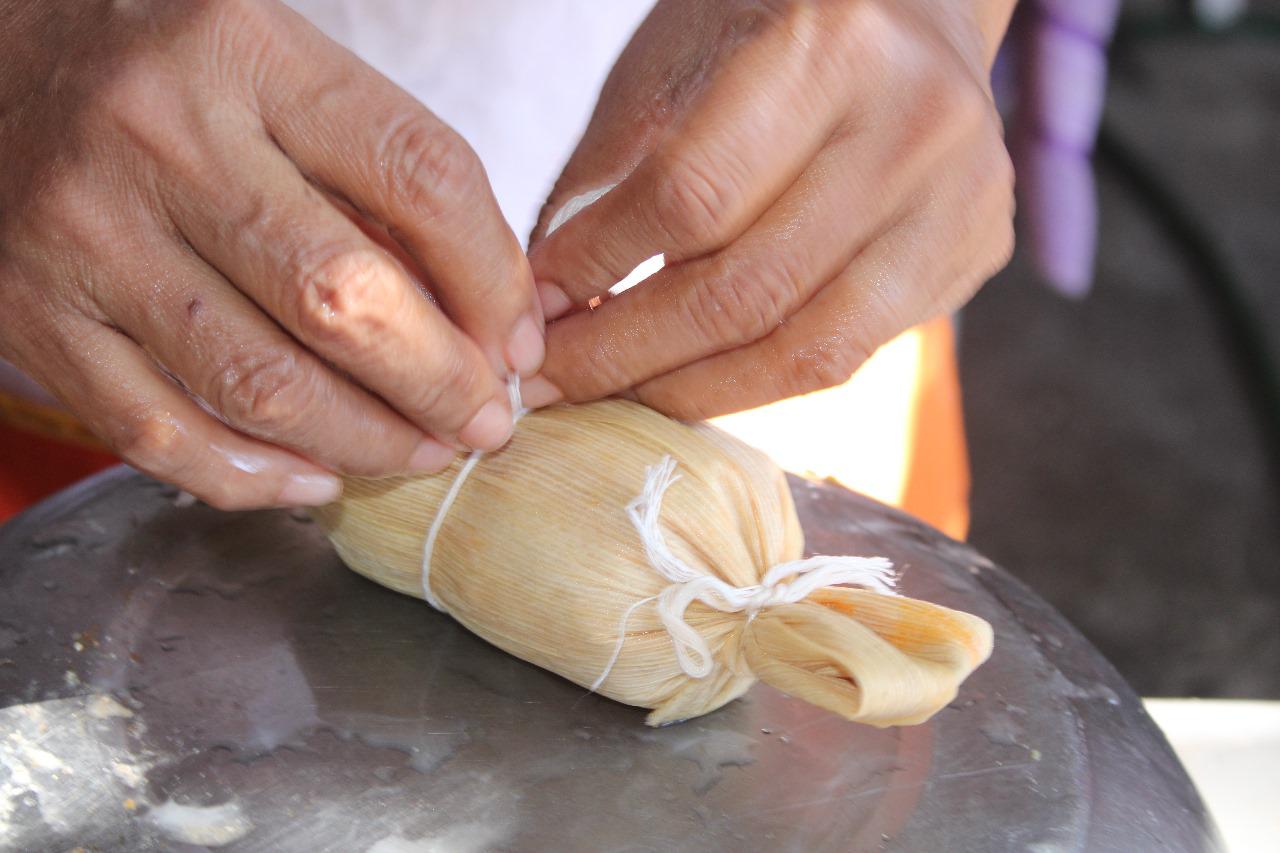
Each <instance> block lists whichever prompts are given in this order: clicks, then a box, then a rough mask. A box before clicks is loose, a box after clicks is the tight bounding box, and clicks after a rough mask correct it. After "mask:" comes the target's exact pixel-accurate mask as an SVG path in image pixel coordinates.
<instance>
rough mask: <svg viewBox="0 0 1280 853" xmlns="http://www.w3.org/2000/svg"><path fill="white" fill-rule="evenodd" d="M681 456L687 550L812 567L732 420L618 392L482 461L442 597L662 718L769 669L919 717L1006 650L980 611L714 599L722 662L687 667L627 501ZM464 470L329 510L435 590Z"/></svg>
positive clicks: (326, 518) (380, 575)
mask: <svg viewBox="0 0 1280 853" xmlns="http://www.w3.org/2000/svg"><path fill="white" fill-rule="evenodd" d="M667 456H670V457H671V458H672V459H674V460H675V462H676V465H677V466H678V471H679V479H677V480H675V481H674V482H672V484H671V485H670V487H669V489H668V490H667V491H666V494H665V496H664V497H663V502H662V505H661V512H660V521H661V527H662V534H663V536H664V538H665V542H666V544H667V546H668V547H669V548H670V551H671V553H672V554H673V555H674V556H675V557H676V558H678V559H679V560H681V561H683V563H685V564H687V565H688V566H689V567H692V568H694V569H696V570H697V571H699V572H702V573H705V574H708V575H712V576H715V577H718V578H720V579H722V580H724V581H726V582H727V583H729V584H731V585H733V586H735V587H748V586H752V585H758V584H760V582H761V579H762V577H763V576H764V575H765V573H766V572H767V571H768V570H769V569H771V568H772V567H774V566H777V565H779V564H781V563H787V562H790V561H793V560H797V559H799V558H800V556H801V554H802V552H803V550H804V536H803V533H802V532H801V530H800V522H799V520H798V519H797V517H796V512H795V507H794V505H793V504H792V501H791V494H790V491H789V490H788V488H787V483H786V478H785V476H784V475H783V473H782V472H781V471H780V470H779V469H778V468H777V466H775V465H774V464H773V463H772V462H771V461H769V459H768V458H767V457H765V456H764V455H763V454H761V453H759V452H757V451H755V450H753V449H751V448H749V447H747V446H746V445H744V444H742V443H740V442H738V441H737V440H736V439H733V438H731V437H730V436H728V435H726V434H724V433H722V432H720V431H718V430H716V429H715V428H713V427H710V426H707V425H693V426H690V425H688V424H683V423H679V422H676V421H673V420H670V419H669V418H666V417H665V416H663V415H661V414H658V413H657V412H654V411H652V410H651V409H648V408H646V407H644V406H641V405H638V404H635V403H630V402H626V401H618V400H610V401H603V402H597V403H590V404H585V405H578V406H558V407H554V408H550V409H545V410H542V411H538V412H535V413H533V414H530V415H528V416H526V417H525V418H523V419H522V420H521V421H520V422H519V424H518V425H517V428H516V431H515V435H514V437H513V438H512V440H511V442H510V443H509V444H508V445H507V446H506V447H505V448H503V449H502V450H501V451H498V452H495V453H490V454H485V455H484V456H482V457H481V458H480V461H479V462H478V464H476V466H475V468H474V470H472V471H471V473H470V475H469V476H468V478H467V479H466V480H465V481H464V483H463V485H462V487H461V488H460V489H459V490H458V492H457V496H456V500H455V501H454V503H453V504H452V506H451V507H449V509H448V511H447V513H446V514H445V516H444V518H443V521H442V523H441V525H440V529H439V534H438V536H437V539H436V541H435V543H434V546H433V548H432V556H431V564H430V565H431V567H430V577H429V581H430V589H431V591H432V593H433V594H434V596H435V598H436V599H437V600H438V601H439V602H440V603H441V604H442V605H443V606H444V608H445V609H447V611H448V612H449V613H450V615H452V616H453V617H454V618H455V619H457V620H458V621H459V622H461V623H462V624H463V625H465V626H466V627H467V628H468V629H469V630H471V631H473V632H475V633H476V634H479V635H480V636H481V637H483V638H484V639H485V640H487V641H489V642H490V643H493V644H494V645H496V646H498V647H499V648H501V649H503V650H505V651H507V652H509V653H511V654H513V655H516V656H517V657H520V658H523V659H524V660H527V661H530V662H531V663H534V664H537V665H538V666H541V667H543V668H545V669H549V670H551V671H552V672H555V673H558V674H560V675H562V676H564V677H565V678H568V679H569V680H571V681H573V682H575V683H577V684H580V685H582V686H583V687H588V688H589V687H590V686H591V685H593V684H594V683H595V682H596V681H597V679H599V678H600V676H601V675H602V674H605V673H606V672H607V676H606V677H605V678H604V680H603V682H602V683H601V684H600V685H599V687H598V692H599V693H601V694H603V695H605V696H608V697H610V698H612V699H615V700H617V701H619V702H624V703H626V704H628V705H636V706H639V707H643V708H649V709H652V712H651V713H650V714H649V717H648V720H647V721H648V723H649V724H650V725H661V724H664V723H669V722H673V721H676V720H683V719H687V718H690V717H696V716H698V715H701V714H705V713H708V712H710V711H713V710H715V709H716V708H718V707H720V706H721V705H724V704H725V703H727V702H729V701H731V700H733V699H734V698H736V697H738V696H740V695H741V694H742V693H743V692H744V691H745V690H746V689H747V688H748V687H750V686H751V685H752V684H753V683H754V682H755V681H756V679H760V680H762V681H764V682H766V683H768V684H771V685H773V686H774V687H777V688H778V689H780V690H782V691H784V692H786V693H789V694H791V695H792V696H796V697H799V698H801V699H804V700H806V701H808V702H811V703H813V704H815V705H818V706H820V707H822V708H826V709H828V710H830V711H833V712H834V713H836V714H839V715H841V716H843V717H845V718H846V719H849V720H854V721H857V722H863V723H870V724H872V725H876V726H889V725H906V724H913V723H919V722H923V721H924V720H926V719H928V718H929V717H930V716H931V715H932V714H934V713H935V712H937V711H938V710H939V709H941V708H942V707H943V706H945V705H946V704H947V703H948V702H950V701H951V699H952V698H954V696H955V693H956V690H957V688H958V687H959V685H960V683H961V682H962V681H963V680H964V679H965V678H966V677H967V676H968V674H969V673H970V672H972V671H973V670H974V669H975V668H976V667H977V666H979V665H980V664H981V663H982V662H983V661H984V660H986V658H987V656H988V655H989V654H990V652H991V642H992V636H991V628H990V626H989V625H988V624H987V623H986V622H984V621H983V620H981V619H979V618H977V617H976V616H971V615H969V614H967V613H961V612H958V611H955V610H950V609H948V608H945V607H940V606H938V605H934V604H929V603H927V602H923V601H917V600H913V599H909V598H904V597H900V596H894V595H886V594H884V593H882V592H876V591H871V590H868V589H860V588H855V587H847V586H830V587H823V588H820V589H817V590H816V591H814V592H812V593H811V594H809V595H808V597H806V598H805V599H803V600H801V601H797V602H794V603H782V604H778V605H776V606H769V607H764V608H762V609H759V610H756V611H755V612H754V613H747V612H722V611H721V610H718V609H715V608H713V607H711V606H708V605H707V604H705V603H703V602H702V601H696V600H695V601H694V602H693V603H692V604H691V605H689V607H688V610H687V611H686V612H685V615H684V618H685V621H686V622H687V623H688V624H689V626H690V627H692V628H693V629H694V630H696V631H697V632H698V634H699V635H701V637H702V638H703V640H704V641H705V642H706V644H707V646H708V647H709V648H710V650H711V654H712V657H713V659H714V666H712V668H711V672H710V673H709V674H708V675H706V676H705V677H701V678H693V677H691V676H690V675H688V674H686V672H685V670H684V669H682V668H681V665H680V662H679V661H678V659H677V656H676V653H675V647H674V645H673V640H672V636H671V634H670V633H668V631H667V630H666V628H665V627H664V625H663V623H662V622H661V621H660V619H659V615H658V613H657V609H656V606H655V604H654V603H646V604H642V605H639V606H635V607H634V608H633V605H636V603H637V602H639V601H641V600H643V599H646V598H650V597H652V596H657V595H658V594H659V593H661V592H662V591H663V590H664V589H666V588H668V587H670V586H671V581H670V580H668V579H667V578H666V577H663V576H662V575H661V574H659V572H658V571H656V570H655V568H654V566H653V564H652V563H651V562H650V559H649V556H648V555H647V553H646V550H645V546H644V543H643V542H642V541H641V537H640V535H639V534H638V533H637V529H636V527H635V526H634V525H633V523H632V520H631V518H629V516H628V514H627V511H626V507H627V505H628V504H629V503H630V502H631V501H632V500H633V499H634V498H636V496H637V495H638V494H639V493H640V491H641V490H642V488H643V487H644V484H645V482H646V476H647V472H648V469H649V468H650V466H653V465H654V464H655V463H656V462H658V461H659V460H661V459H663V458H664V457H667ZM462 464H463V462H462V460H459V461H457V462H455V463H454V465H453V466H452V467H451V468H450V469H449V470H447V471H445V472H443V473H441V474H438V475H434V476H420V477H400V478H392V479H383V480H370V479H360V478H349V479H348V480H347V481H346V489H345V492H344V494H343V497H342V499H341V500H339V501H338V502H337V503H334V504H331V505H329V506H327V507H323V508H320V509H319V510H317V511H316V513H315V514H316V517H317V519H318V521H319V522H320V524H321V525H322V526H323V527H324V529H325V530H326V531H327V532H328V534H329V536H330V538H331V539H332V540H333V543H334V545H335V546H336V547H337V550H338V553H339V555H340V556H341V557H342V559H343V561H344V562H346V564H347V565H348V566H350V567H351V568H352V569H354V570H355V571H357V572H359V573H361V574H363V575H365V576H367V577H369V578H371V579H373V580H375V581H377V582H378V583H381V584H384V585H385V586H388V587H390V588H392V589H395V590H398V591H400V592H403V593H406V594H408V595H413V596H417V597H419V598H422V597H424V593H423V582H422V560H423V545H424V540H425V539H426V536H427V531H428V529H429V528H430V527H431V525H432V522H433V521H434V520H435V518H436V515H437V510H438V508H439V507H440V504H441V501H442V500H443V498H444V496H445V494H446V493H447V492H448V490H449V489H450V487H451V486H452V485H453V483H454V480H455V478H456V477H457V474H458V472H459V469H460V467H461V466H462ZM628 611H630V613H629V615H628V616H627V619H626V623H625V632H624V636H622V640H623V641H622V644H621V648H620V651H617V657H616V660H615V661H614V662H613V664H612V666H610V660H611V659H612V658H613V656H614V654H615V650H616V649H617V647H618V643H619V639H620V627H621V625H622V621H623V616H624V614H626V613H628Z"/></svg>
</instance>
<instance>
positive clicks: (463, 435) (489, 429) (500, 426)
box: [458, 400, 512, 450]
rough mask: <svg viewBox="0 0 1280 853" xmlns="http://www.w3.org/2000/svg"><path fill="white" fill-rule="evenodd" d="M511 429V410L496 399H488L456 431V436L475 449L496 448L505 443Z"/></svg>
mask: <svg viewBox="0 0 1280 853" xmlns="http://www.w3.org/2000/svg"><path fill="white" fill-rule="evenodd" d="M511 429H512V423H511V412H510V411H508V410H507V407H506V406H504V405H502V404H501V403H499V402H498V401H497V400H490V401H489V402H487V403H485V404H484V406H482V407H481V409H480V411H478V412H476V416H475V417H474V418H472V419H471V421H470V423H468V424H467V425H466V426H464V427H463V428H462V429H461V430H460V431H459V432H458V438H460V439H461V440H462V441H463V442H465V443H466V445H467V446H468V447H474V448H475V449H476V450H497V449H498V448H499V447H501V446H502V445H504V444H506V443H507V439H508V438H510V437H511Z"/></svg>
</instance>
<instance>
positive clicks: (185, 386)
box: [0, 0, 543, 508]
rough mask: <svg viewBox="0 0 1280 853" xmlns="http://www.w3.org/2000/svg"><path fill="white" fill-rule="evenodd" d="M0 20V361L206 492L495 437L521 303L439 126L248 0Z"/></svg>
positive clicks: (417, 466) (417, 465)
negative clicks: (0, 154)
mask: <svg viewBox="0 0 1280 853" xmlns="http://www.w3.org/2000/svg"><path fill="white" fill-rule="evenodd" d="M0 21H3V22H4V26H3V29H2V30H0V150H2V151H4V157H5V168H4V169H2V170H0V356H3V357H5V358H7V359H9V360H10V361H12V362H14V363H15V364H16V365H17V366H18V367H20V368H22V369H23V370H25V371H27V372H28V373H29V374H31V375H32V376H33V377H34V378H36V379H37V380H38V381H39V382H41V383H42V384H43V385H44V386H45V387H46V388H48V389H50V390H51V391H52V392H53V393H55V394H56V395H57V396H58V397H59V398H61V400H62V401H63V402H64V403H65V404H66V405H67V406H68V407H69V408H70V409H71V410H72V411H73V412H74V413H76V414H77V415H78V416H79V417H80V418H81V419H82V420H83V421H84V422H85V423H86V424H87V425H88V426H89V427H90V428H91V429H93V430H94V431H95V432H97V433H98V434H99V435H100V436H102V437H103V438H104V439H105V440H106V441H107V442H108V443H109V445H110V446H111V447H112V448H113V449H115V450H116V451H117V452H118V453H120V455H122V456H123V457H124V458H125V459H126V460H128V461H129V462H131V463H133V464H134V465H135V466H137V467H139V468H141V469H143V470H145V471H147V472H148V473H150V474H152V475H154V476H156V477H159V478H162V479H165V480H169V481H171V482H174V483H177V484H179V485H181V486H182V487H184V488H186V489H188V490H190V491H191V492H193V493H195V494H196V495H197V496H199V497H201V498H203V499H205V500H206V501H209V502H210V503H212V504H214V505H216V506H219V507H224V508H240V507H254V506H267V505H278V504H318V503H323V502H326V501H328V500H332V499H333V498H335V497H336V496H337V495H338V493H339V490H340V483H339V480H338V479H337V477H335V476H334V475H333V474H332V473H331V472H333V471H339V472H350V473H355V474H364V475H382V474H393V473H402V472H406V471H432V470H438V469H440V468H443V467H444V466H445V465H447V464H448V463H449V461H450V460H451V459H452V457H453V455H454V450H455V449H460V448H464V447H479V448H493V447H497V446H500V445H501V444H502V443H503V442H505V440H506V438H507V437H508V435H509V434H510V428H511V416H510V411H509V407H508V404H507V402H506V393H505V389H504V387H503V383H502V378H501V377H502V376H503V375H505V373H506V372H507V371H508V370H509V369H511V368H514V369H516V370H518V371H519V372H521V373H523V374H525V375H531V374H533V373H535V372H536V371H537V368H538V367H539V365H540V363H541V360H542V356H543V339H542V331H543V321H542V316H541V310H540V307H539V305H538V302H537V299H536V294H535V291H534V287H533V280H532V276H531V274H530V271H529V267H528V262H527V260H526V259H525V257H524V254H523V252H522V251H521V247H520V245H519V242H518V240H517V238H516V237H515V235H514V234H512V233H511V230H510V228H509V226H508V225H507V224H506V222H505V221H504V220H503V218H502V215H501V213H500V212H499V209H498V206H497V203H496V201H495V199H494V197H493V193H492V191H491V189H490V187H489V185H488V181H487V178H486V176H485V173H484V169H483V168H482V166H481V165H480V163H479V161H478V160H477V159H476V156H475V154H474V153H473V152H472V151H471V149H470V148H469V147H468V146H467V145H466V143H465V142H463V141H462V140H461V139H460V138H459V137H458V136H457V134H455V133H454V132H453V131H452V130H450V129H449V128H448V127H446V126H444V125H443V124H442V123H441V122H440V121H439V120H438V119H437V118H436V117H435V116H433V115H432V114H431V113H430V112H428V111H427V110H426V109H425V108H423V107H422V106H421V105H419V104H417V103H416V102H415V101H414V100H413V99H412V98H411V97H410V96H409V95H407V94H406V93H404V92H403V91H401V90H399V89H398V88H396V87H395V86H393V85H392V84H391V83H390V82H389V81H387V80H385V79H384V78H382V77H380V76H379V75H377V74H376V73H375V72H374V71H373V70H372V69H370V68H369V67H368V66H367V65H365V64H364V63H362V62H360V61H359V60H357V59H356V58H355V57H354V56H352V55H351V54H349V53H348V52H347V51H345V50H343V49H342V48H341V47H339V46H338V45H336V44H334V43H333V42H331V41H329V40H328V39H326V38H325V37H324V36H323V35H321V34H320V33H319V32H318V31H317V30H315V29H314V28H313V27H312V26H311V25H310V24H308V23H307V22H306V21H305V20H303V19H302V18H301V17H299V16H298V15H296V14H295V13H293V12H292V11H290V10H289V9H288V8H287V7H285V6H283V5H282V4H279V3H277V2H274V0H263V2H255V0H216V2H215V0H208V1H207V2H174V0H132V2H117V3H109V2H89V0H9V2H3V3H0ZM427 288H429V290H430V292H431V294H433V296H434V300H433V299H430V298H428V297H427V296H426V294H425V289H427ZM534 390H536V382H535V387H534Z"/></svg>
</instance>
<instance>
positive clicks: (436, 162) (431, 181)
mask: <svg viewBox="0 0 1280 853" xmlns="http://www.w3.org/2000/svg"><path fill="white" fill-rule="evenodd" d="M380 155H381V156H380V158H379V162H381V163H383V164H384V168H385V169H386V170H387V171H386V181H387V191H388V193H389V194H390V196H391V199H390V200H391V201H392V202H393V203H395V204H397V205H399V206H401V207H403V208H405V209H408V210H411V211H413V212H414V214H415V215H416V216H417V217H419V218H420V219H428V220H430V219H434V218H436V217H438V216H440V215H441V214H442V213H444V212H445V210H446V209H447V207H448V206H449V205H451V204H457V203H463V202H466V201H467V200H468V199H469V198H471V197H472V196H473V195H474V193H475V191H476V189H477V187H478V186H480V185H482V184H483V182H484V177H483V167H482V166H481V165H480V160H479V158H477V157H476V154H475V152H474V151H472V150H471V146H469V145H467V143H466V141H465V140H463V138H462V137H461V136H459V135H458V134H457V133H456V132H454V131H453V130H451V129H450V128H448V127H446V126H445V125H444V124H442V123H440V122H438V121H436V120H435V119H433V118H432V117H430V116H428V115H426V114H425V113H417V114H414V115H411V116H409V117H407V118H404V119H401V120H399V121H397V122H395V123H394V124H393V125H392V126H391V128H390V129H389V130H388V131H387V133H386V136H385V139H384V141H383V145H382V151H381V152H380Z"/></svg>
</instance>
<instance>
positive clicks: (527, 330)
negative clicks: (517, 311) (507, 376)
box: [507, 317, 547, 376]
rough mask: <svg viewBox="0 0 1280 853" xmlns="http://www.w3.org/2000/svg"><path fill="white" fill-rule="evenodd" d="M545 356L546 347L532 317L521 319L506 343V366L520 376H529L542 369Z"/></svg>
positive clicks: (540, 330)
mask: <svg viewBox="0 0 1280 853" xmlns="http://www.w3.org/2000/svg"><path fill="white" fill-rule="evenodd" d="M546 354H547V345H546V341H544V340H543V338H542V329H541V327H540V326H539V325H538V323H536V322H535V321H534V319H533V318H532V317H522V318H521V319H520V322H518V323H516V328H515V331H514V332H512V333H511V340H510V342H508V343H507V364H509V365H510V366H511V369H512V370H514V371H515V372H516V373H519V374H520V375H521V376H529V375H530V374H532V373H535V372H537V370H538V368H539V367H542V358H543V356H545V355H546Z"/></svg>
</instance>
